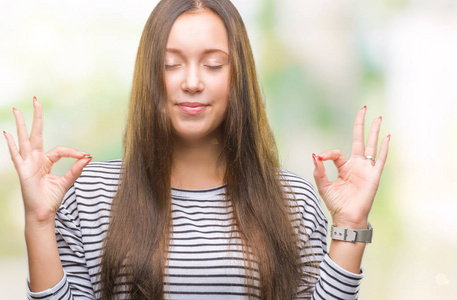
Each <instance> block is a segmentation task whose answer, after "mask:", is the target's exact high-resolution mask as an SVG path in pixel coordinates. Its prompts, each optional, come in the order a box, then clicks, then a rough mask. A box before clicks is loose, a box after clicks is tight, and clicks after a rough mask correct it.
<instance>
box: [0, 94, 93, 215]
mask: <svg viewBox="0 0 457 300" xmlns="http://www.w3.org/2000/svg"><path fill="white" fill-rule="evenodd" d="M33 107H34V115H33V125H32V131H31V134H30V138H29V137H28V134H27V128H26V126H25V122H24V118H23V116H22V114H21V113H20V112H19V111H18V110H16V109H14V108H13V113H14V117H15V118H16V126H17V135H18V143H19V150H18V148H17V147H16V143H15V142H14V138H13V136H12V135H11V134H9V133H6V132H3V134H4V135H5V138H6V140H7V143H8V148H9V151H10V154H11V159H12V161H13V163H14V166H15V168H16V171H17V174H18V176H19V181H20V183H21V191H22V198H23V200H24V209H25V219H26V222H33V223H38V224H50V223H54V218H55V214H56V212H57V210H58V209H59V207H60V204H61V203H62V199H63V197H64V195H65V193H66V191H67V190H68V189H69V188H70V186H71V185H72V184H73V183H74V182H75V180H76V179H77V178H78V177H79V176H80V175H81V172H82V169H83V168H84V167H85V166H86V165H87V164H88V163H89V162H90V161H91V160H92V157H90V156H89V154H88V153H85V152H80V151H77V150H75V149H71V148H66V147H56V148H54V149H52V150H51V151H49V152H48V153H44V152H43V112H42V108H41V104H40V103H39V102H38V101H37V100H36V98H35V97H34V98H33ZM87 156H88V157H87ZM62 157H72V158H76V159H77V161H76V162H75V163H73V165H72V166H71V167H70V170H69V171H68V172H67V173H66V174H65V175H63V176H56V175H53V174H51V168H52V165H53V164H54V163H56V162H57V161H58V160H60V158H62Z"/></svg>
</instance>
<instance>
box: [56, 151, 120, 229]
mask: <svg viewBox="0 0 457 300" xmlns="http://www.w3.org/2000/svg"><path fill="white" fill-rule="evenodd" d="M121 170H122V160H121V159H116V160H110V161H105V162H91V163H89V164H88V165H87V166H86V167H85V168H84V169H83V171H82V173H81V176H79V177H78V179H77V180H76V181H75V182H74V183H73V185H72V186H71V187H70V188H69V189H68V191H67V193H66V194H65V196H64V198H63V201H62V205H61V207H60V209H59V211H60V213H61V214H62V213H65V214H66V215H67V216H68V217H70V218H72V219H75V220H78V219H80V218H81V216H83V217H84V215H85V216H87V214H94V213H95V214H100V213H101V214H109V211H110V208H111V202H112V200H113V198H114V196H115V195H116V192H117V189H118V185H119V177H120V174H121Z"/></svg>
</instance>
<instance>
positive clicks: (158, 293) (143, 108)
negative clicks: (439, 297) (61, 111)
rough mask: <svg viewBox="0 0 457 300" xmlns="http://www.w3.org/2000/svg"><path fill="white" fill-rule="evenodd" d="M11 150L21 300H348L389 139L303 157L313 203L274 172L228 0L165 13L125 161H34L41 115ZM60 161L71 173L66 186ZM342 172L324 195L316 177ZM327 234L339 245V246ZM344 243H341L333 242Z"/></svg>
mask: <svg viewBox="0 0 457 300" xmlns="http://www.w3.org/2000/svg"><path fill="white" fill-rule="evenodd" d="M33 105H34V109H35V113H34V120H33V126H32V131H31V134H30V137H29V136H28V133H27V130H26V127H25V124H24V119H23V117H22V115H21V113H20V112H19V111H17V110H15V109H13V111H14V116H15V117H16V123H17V129H18V141H19V149H20V151H19V150H18V149H17V147H16V145H15V142H14V139H13V136H12V135H10V134H9V133H5V132H4V134H5V137H6V139H7V142H8V146H9V150H10V153H11V157H12V160H13V162H14V165H15V167H16V170H17V172H18V175H19V179H20V182H21V189H22V195H23V200H24V207H25V220H26V224H25V238H26V244H27V253H28V262H29V281H28V291H27V293H28V297H29V298H30V299H94V298H96V299H162V298H166V299H186V298H188V299H214V298H216V297H218V298H224V299H241V298H260V299H333V298H335V299H356V298H357V297H358V290H359V286H360V282H361V279H362V277H363V274H362V272H361V267H360V264H361V259H362V255H363V252H364V248H365V244H366V242H369V241H370V239H371V238H370V236H369V234H370V231H369V230H368V214H369V212H370V209H371V206H372V203H373V200H374V197H375V194H376V190H377V188H378V184H379V180H380V176H381V173H382V169H383V166H384V163H385V160H386V157H387V150H388V142H389V139H390V137H387V138H384V139H383V141H382V146H381V151H380V154H379V157H378V160H377V161H375V160H374V157H376V148H377V144H378V135H379V128H380V123H381V118H378V119H376V120H374V122H373V124H372V126H371V131H370V134H369V139H368V142H367V145H366V146H365V143H364V134H363V130H364V116H365V112H366V107H364V108H363V109H361V110H360V111H359V112H358V113H357V116H356V121H355V125H354V138H353V147H352V153H351V157H350V159H346V158H345V157H344V155H343V154H342V153H341V152H340V151H339V150H330V151H325V152H323V153H322V154H321V155H319V156H316V155H314V154H313V160H314V163H315V165H316V168H315V171H314V177H315V180H316V184H317V187H318V190H319V192H320V194H321V196H322V198H323V199H324V201H325V203H326V205H327V207H328V209H329V211H330V213H331V214H332V222H333V225H334V226H336V228H335V229H333V231H334V238H335V239H334V240H333V241H332V243H331V246H330V251H329V252H328V253H327V245H326V232H327V220H326V218H325V216H324V214H323V212H322V209H321V207H320V204H319V201H318V197H317V195H316V193H315V192H314V189H313V187H312V186H311V185H310V184H309V183H308V181H306V180H304V179H303V178H301V177H299V176H297V175H294V174H291V173H289V172H287V171H284V170H281V169H280V166H279V163H278V157H277V151H276V146H275V142H274V139H273V135H272V133H271V131H270V128H269V125H268V122H267V119H266V113H265V108H264V104H263V102H262V99H261V96H260V92H259V86H258V82H257V75H256V71H255V66H254V60H253V57H252V52H251V48H250V45H249V41H248V37H247V35H246V30H245V28H244V25H243V21H242V20H241V18H240V16H239V14H238V12H237V10H236V9H235V7H234V6H233V5H232V4H231V3H230V1H229V0H163V1H161V2H160V3H159V4H158V5H157V7H156V8H155V9H154V11H153V12H152V14H151V16H150V17H149V20H148V21H147V23H146V26H145V29H144V32H143V35H142V38H141V42H140V46H139V49H138V56H137V61H136V65H135V74H134V79H133V88H132V94H131V101H130V107H129V117H128V122H127V129H126V132H125V136H124V156H123V159H122V160H114V161H108V162H101V163H90V164H89V162H90V161H91V159H92V158H91V157H90V156H89V154H87V153H84V152H79V151H77V150H74V149H70V148H65V147H57V148H55V149H53V150H51V151H49V152H48V153H46V154H45V153H44V152H43V148H42V144H43V143H42V126H43V114H42V108H41V105H40V103H39V102H38V101H37V100H36V98H34V101H33ZM61 157H72V158H75V159H77V161H76V162H75V163H74V164H73V165H72V166H71V168H70V170H69V171H68V172H67V173H66V174H65V175H64V176H62V177H57V176H54V175H52V174H51V173H50V170H51V167H52V165H53V164H54V163H55V162H57V161H58V160H59V159H60V158H61ZM326 160H332V161H334V163H335V165H336V167H337V168H338V171H339V177H338V180H337V181H336V182H333V183H332V182H329V181H328V180H327V177H326V175H325V168H324V165H323V161H326ZM339 228H349V229H350V230H342V231H339V230H340V229H339ZM341 232H342V233H343V234H342V235H341V236H338V234H339V233H341Z"/></svg>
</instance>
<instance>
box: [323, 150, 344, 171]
mask: <svg viewBox="0 0 457 300" xmlns="http://www.w3.org/2000/svg"><path fill="white" fill-rule="evenodd" d="M319 157H321V158H322V160H323V161H326V160H332V161H333V163H334V164H335V166H336V167H337V168H338V169H339V168H341V167H342V166H343V165H344V164H345V163H346V162H347V161H348V159H347V158H346V156H344V154H343V152H341V151H340V150H338V149H335V150H327V151H325V152H322V153H321V154H320V155H319Z"/></svg>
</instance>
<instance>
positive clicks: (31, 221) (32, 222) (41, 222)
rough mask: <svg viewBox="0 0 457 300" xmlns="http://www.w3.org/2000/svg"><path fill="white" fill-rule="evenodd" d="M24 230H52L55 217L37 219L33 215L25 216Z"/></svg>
mask: <svg viewBox="0 0 457 300" xmlns="http://www.w3.org/2000/svg"><path fill="white" fill-rule="evenodd" d="M24 229H25V232H26V233H27V232H32V231H33V232H36V231H49V230H52V231H53V232H54V229H55V218H51V217H49V218H46V219H37V218H34V217H26V218H25V227H24Z"/></svg>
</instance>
